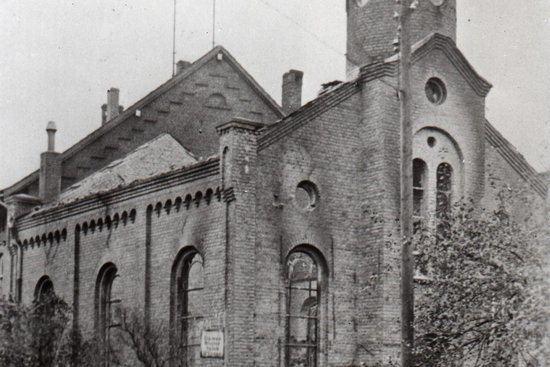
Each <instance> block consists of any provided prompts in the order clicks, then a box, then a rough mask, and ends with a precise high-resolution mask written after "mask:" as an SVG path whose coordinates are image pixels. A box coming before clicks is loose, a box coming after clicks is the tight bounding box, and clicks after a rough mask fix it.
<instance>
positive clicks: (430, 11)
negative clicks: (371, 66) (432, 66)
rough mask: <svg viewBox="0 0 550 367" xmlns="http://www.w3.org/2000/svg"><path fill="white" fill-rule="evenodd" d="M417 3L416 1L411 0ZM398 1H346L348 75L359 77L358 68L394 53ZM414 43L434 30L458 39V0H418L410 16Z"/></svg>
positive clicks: (349, 76)
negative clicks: (357, 74) (395, 15)
mask: <svg viewBox="0 0 550 367" xmlns="http://www.w3.org/2000/svg"><path fill="white" fill-rule="evenodd" d="M408 1H411V3H415V0H408ZM396 8H397V4H396V1H395V0H347V17H348V22H347V24H348V32H347V33H348V34H347V59H348V61H347V74H348V79H351V78H353V77H355V76H356V73H357V70H358V68H359V67H361V66H363V65H366V64H368V63H371V62H374V61H378V60H382V59H384V58H386V57H388V56H390V55H392V54H393V53H394V51H393V44H392V43H393V40H394V39H395V37H396V36H397V22H396V20H395V19H394V14H395V11H396ZM411 31H412V34H411V42H412V43H413V44H414V43H416V42H418V41H420V40H422V39H423V38H424V37H426V36H429V35H430V34H432V33H440V34H442V35H444V36H447V37H450V38H452V39H453V40H455V41H456V0H418V4H417V7H416V10H415V11H414V12H413V14H412V18H411Z"/></svg>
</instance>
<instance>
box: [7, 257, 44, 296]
mask: <svg viewBox="0 0 550 367" xmlns="http://www.w3.org/2000/svg"><path fill="white" fill-rule="evenodd" d="M0 261H1V258H0ZM53 294H54V289H53V282H52V280H51V279H50V278H49V277H47V276H45V277H42V279H40V280H39V281H38V284H37V285H36V290H35V292H34V299H35V300H36V301H43V300H45V299H46V298H47V297H50V296H52V295H53Z"/></svg>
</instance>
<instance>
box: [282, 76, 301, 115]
mask: <svg viewBox="0 0 550 367" xmlns="http://www.w3.org/2000/svg"><path fill="white" fill-rule="evenodd" d="M303 78H304V73H303V72H301V71H299V70H290V71H289V72H287V73H285V74H284V75H283V111H284V112H285V113H286V114H287V115H289V114H291V113H292V112H294V111H296V110H297V109H299V108H300V107H302V80H303Z"/></svg>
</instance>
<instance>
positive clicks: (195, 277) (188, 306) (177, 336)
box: [171, 250, 205, 367]
mask: <svg viewBox="0 0 550 367" xmlns="http://www.w3.org/2000/svg"><path fill="white" fill-rule="evenodd" d="M203 267H204V265H203V259H202V256H201V255H200V254H199V253H198V252H197V251H196V250H192V251H185V252H184V253H182V254H180V255H179V256H178V259H177V260H176V262H175V264H174V267H173V272H172V315H171V321H172V334H173V335H172V337H173V340H174V342H175V343H177V344H176V348H178V350H179V351H181V353H182V354H183V355H182V358H181V360H182V361H183V362H184V366H186V367H191V366H199V363H200V362H199V360H200V343H201V340H200V338H201V330H202V322H203V315H204V314H203V312H204V308H205V302H204V275H203Z"/></svg>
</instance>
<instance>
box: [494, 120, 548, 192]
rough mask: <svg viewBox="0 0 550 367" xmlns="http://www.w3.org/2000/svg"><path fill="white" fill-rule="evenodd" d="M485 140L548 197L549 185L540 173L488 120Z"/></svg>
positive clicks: (538, 190) (530, 183)
mask: <svg viewBox="0 0 550 367" xmlns="http://www.w3.org/2000/svg"><path fill="white" fill-rule="evenodd" d="M485 139H486V140H487V141H488V142H489V144H491V146H492V147H493V148H495V149H496V151H497V152H498V153H499V154H500V156H501V157H502V158H503V159H504V160H505V161H506V162H507V163H508V164H509V165H510V166H511V167H512V168H513V169H514V171H516V173H517V174H518V175H519V176H520V177H521V178H522V179H523V180H525V182H527V183H528V184H529V185H530V186H531V187H532V188H533V190H535V192H536V193H537V194H539V195H540V196H541V197H542V198H543V199H546V196H547V195H548V184H547V183H546V182H544V180H543V179H542V178H541V177H540V175H539V173H538V172H537V171H536V170H535V169H534V168H533V167H532V166H531V165H530V164H529V162H527V160H526V159H525V157H523V155H522V154H521V153H520V152H518V150H517V149H516V147H515V146H514V145H513V144H512V143H510V141H508V139H506V138H505V137H504V136H503V135H502V134H501V133H500V132H499V131H498V130H497V129H496V128H495V127H494V126H493V125H492V124H491V123H490V122H489V121H488V120H485Z"/></svg>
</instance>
